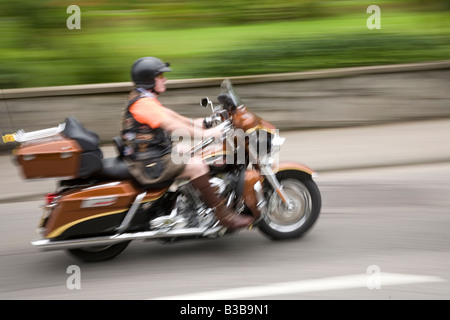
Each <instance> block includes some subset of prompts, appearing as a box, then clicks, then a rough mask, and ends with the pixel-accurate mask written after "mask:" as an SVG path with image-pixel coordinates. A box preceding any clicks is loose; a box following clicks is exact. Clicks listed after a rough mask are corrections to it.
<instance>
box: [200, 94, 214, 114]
mask: <svg viewBox="0 0 450 320" xmlns="http://www.w3.org/2000/svg"><path fill="white" fill-rule="evenodd" d="M200 105H201V106H202V107H203V108H206V107H207V106H211V110H212V112H214V106H213V103H212V101H211V100H209V98H208V97H205V98H203V99H202V100H200Z"/></svg>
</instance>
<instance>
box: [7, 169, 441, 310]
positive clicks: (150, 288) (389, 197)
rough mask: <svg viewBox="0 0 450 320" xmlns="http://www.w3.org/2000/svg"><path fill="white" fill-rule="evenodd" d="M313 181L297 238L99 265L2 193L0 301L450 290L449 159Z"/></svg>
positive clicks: (135, 251)
mask: <svg viewBox="0 0 450 320" xmlns="http://www.w3.org/2000/svg"><path fill="white" fill-rule="evenodd" d="M316 181H317V183H318V185H319V187H320V189H321V192H322V196H323V209H322V214H321V216H320V218H319V220H318V222H317V224H316V225H315V227H314V228H313V229H312V230H311V232H309V233H308V234H307V235H306V236H304V237H303V238H301V239H299V240H295V241H283V242H273V241H270V240H268V239H267V238H265V237H264V236H263V235H262V234H261V233H259V232H258V231H257V230H252V231H242V232H240V233H239V234H237V235H235V236H232V237H224V238H221V239H216V240H206V241H205V240H191V241H188V242H183V243H175V244H160V243H158V242H141V241H136V242H133V243H131V244H130V246H129V247H128V248H127V249H126V250H125V251H124V252H123V253H122V254H121V255H120V256H118V257H117V258H116V259H114V260H111V261H108V262H102V263H96V264H87V263H81V262H79V261H77V260H75V259H74V258H72V257H70V256H68V255H66V254H65V253H64V252H60V251H56V252H38V251H36V249H34V248H33V247H32V246H31V245H30V240H32V239H34V238H35V237H36V234H35V233H34V229H35V225H36V223H37V222H38V219H39V216H40V212H39V209H38V206H39V205H40V204H41V201H36V200H31V201H21V202H2V203H1V204H0V219H1V223H0V299H160V298H162V299H165V298H168V299H187V300H191V299H204V298H205V297H210V298H215V299H260V300H261V301H262V300H265V299H280V300H291V299H295V300H297V299H306V300H307V299H368V300H372V299H386V300H388V299H445V300H447V299H449V298H450V283H449V281H450V270H449V265H450V233H449V229H450V215H449V208H450V197H449V196H448V195H449V194H450V184H449V183H448V181H450V164H449V163H448V162H447V163H435V164H423V165H410V166H395V167H385V168H373V169H360V170H350V171H345V170H341V171H338V172H331V171H326V172H324V173H322V174H320V176H319V178H318V179H317V180H316ZM73 266H75V267H73ZM73 268H75V269H73ZM71 270H76V271H71ZM75 275H76V276H77V278H74V276H75ZM76 284H78V285H79V288H77V287H76V286H75V285H76ZM180 312H181V310H180Z"/></svg>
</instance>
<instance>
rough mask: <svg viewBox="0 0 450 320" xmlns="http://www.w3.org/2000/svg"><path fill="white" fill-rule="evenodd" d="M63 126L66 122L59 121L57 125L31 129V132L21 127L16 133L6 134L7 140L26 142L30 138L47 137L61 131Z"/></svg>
mask: <svg viewBox="0 0 450 320" xmlns="http://www.w3.org/2000/svg"><path fill="white" fill-rule="evenodd" d="M65 127H66V123H61V124H59V125H58V126H57V127H53V128H48V129H42V130H37V131H31V132H25V130H23V129H21V130H18V131H17V132H16V133H13V134H11V135H8V136H9V137H8V138H7V139H8V140H9V141H8V142H10V141H11V140H12V141H17V142H27V141H31V140H37V139H43V138H48V137H52V136H55V135H57V134H59V133H61V132H63V131H64V129H65ZM5 137H6V136H5ZM5 137H4V138H3V139H4V140H5ZM11 138H12V139H11Z"/></svg>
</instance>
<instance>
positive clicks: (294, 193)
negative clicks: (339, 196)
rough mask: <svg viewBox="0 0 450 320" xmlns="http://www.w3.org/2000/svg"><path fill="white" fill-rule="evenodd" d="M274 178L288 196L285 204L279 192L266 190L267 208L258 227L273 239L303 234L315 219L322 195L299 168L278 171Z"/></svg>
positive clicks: (290, 237)
mask: <svg viewBox="0 0 450 320" xmlns="http://www.w3.org/2000/svg"><path fill="white" fill-rule="evenodd" d="M277 178H278V181H279V182H280V184H281V185H282V186H283V190H284V192H285V193H286V194H287V195H288V197H289V199H290V205H289V206H286V205H285V204H284V203H283V201H282V200H281V198H280V197H279V196H278V194H277V193H276V192H275V191H274V190H273V189H271V188H270V189H269V190H268V192H267V193H266V194H267V195H268V197H267V200H268V202H267V211H266V214H265V215H264V216H263V219H261V221H260V224H259V230H260V231H261V232H262V233H263V234H264V235H266V236H267V237H269V238H270V239H272V240H283V239H294V238H299V237H301V236H303V235H304V234H305V233H306V232H307V231H309V230H310V229H311V227H312V226H313V225H314V223H315V222H316V220H317V218H318V217H319V214H320V209H321V206H322V199H321V195H320V191H319V188H318V187H317V185H316V183H315V182H314V181H313V180H312V178H311V177H310V176H307V175H306V174H303V173H301V172H298V171H287V172H284V171H282V172H278V173H277Z"/></svg>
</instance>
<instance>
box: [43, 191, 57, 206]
mask: <svg viewBox="0 0 450 320" xmlns="http://www.w3.org/2000/svg"><path fill="white" fill-rule="evenodd" d="M58 198H59V194H57V193H47V194H46V195H45V204H46V205H47V206H49V205H52V204H54V203H55V202H56V200H58Z"/></svg>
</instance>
